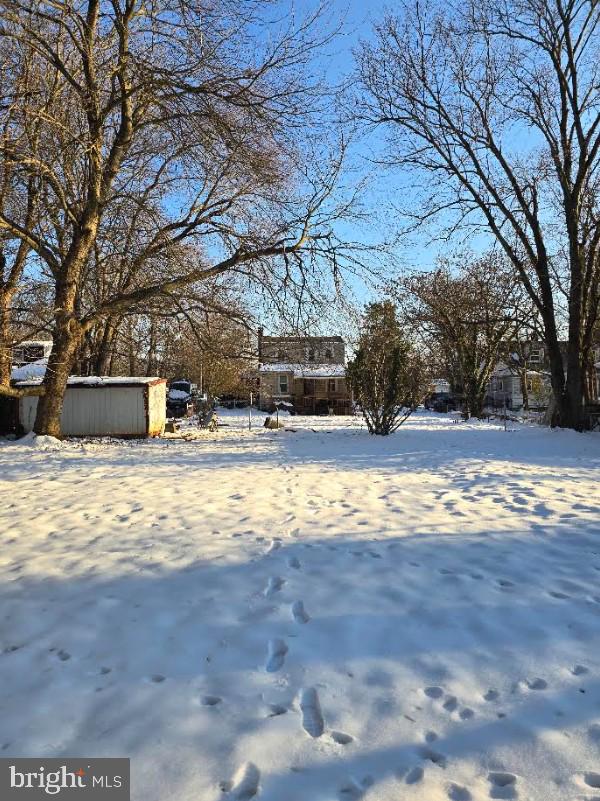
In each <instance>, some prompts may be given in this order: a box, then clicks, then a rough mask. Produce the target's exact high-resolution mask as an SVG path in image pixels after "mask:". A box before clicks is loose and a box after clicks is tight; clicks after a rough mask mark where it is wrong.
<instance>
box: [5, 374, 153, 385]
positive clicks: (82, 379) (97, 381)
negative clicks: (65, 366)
mask: <svg viewBox="0 0 600 801" xmlns="http://www.w3.org/2000/svg"><path fill="white" fill-rule="evenodd" d="M42 378H43V376H37V377H31V378H27V379H25V380H23V381H16V382H15V384H16V385H17V386H19V387H32V386H37V385H38V384H41V383H42ZM166 383H167V379H166V378H158V377H157V376H99V375H72V376H70V377H69V380H68V381H67V386H69V387H114V386H121V387H123V386H125V387H131V386H141V385H145V384H150V385H152V384H166Z"/></svg>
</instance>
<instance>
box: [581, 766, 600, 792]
mask: <svg viewBox="0 0 600 801" xmlns="http://www.w3.org/2000/svg"><path fill="white" fill-rule="evenodd" d="M583 781H584V782H585V784H587V786H588V787H593V788H594V790H600V773H594V772H593V771H590V772H588V773H584V774H583Z"/></svg>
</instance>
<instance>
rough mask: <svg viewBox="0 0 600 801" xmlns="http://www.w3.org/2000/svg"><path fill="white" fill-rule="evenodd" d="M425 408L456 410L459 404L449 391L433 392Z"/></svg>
mask: <svg viewBox="0 0 600 801" xmlns="http://www.w3.org/2000/svg"><path fill="white" fill-rule="evenodd" d="M425 408H426V409H430V410H431V411H432V412H454V411H456V409H457V408H458V404H457V403H456V400H455V399H454V398H453V397H452V395H451V394H450V393H449V392H432V393H431V395H429V397H428V398H426V400H425Z"/></svg>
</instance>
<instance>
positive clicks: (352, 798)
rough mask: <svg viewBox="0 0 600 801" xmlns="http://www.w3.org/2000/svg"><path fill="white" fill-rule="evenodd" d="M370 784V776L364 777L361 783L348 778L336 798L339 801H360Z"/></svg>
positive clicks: (371, 782) (371, 778)
mask: <svg viewBox="0 0 600 801" xmlns="http://www.w3.org/2000/svg"><path fill="white" fill-rule="evenodd" d="M372 784H373V777H372V776H365V777H364V779H362V781H358V780H356V779H354V778H350V779H348V781H347V782H345V783H344V784H342V786H341V787H340V789H339V791H338V792H339V795H338V798H339V799H340V801H360V799H361V798H363V796H364V794H365V793H366V791H367V790H368V789H369V787H370V786H371V785H372Z"/></svg>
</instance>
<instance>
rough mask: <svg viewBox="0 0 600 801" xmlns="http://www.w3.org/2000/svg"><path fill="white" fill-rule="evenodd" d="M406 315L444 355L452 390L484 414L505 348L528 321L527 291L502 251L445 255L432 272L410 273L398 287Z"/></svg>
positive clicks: (470, 412)
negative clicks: (525, 314)
mask: <svg viewBox="0 0 600 801" xmlns="http://www.w3.org/2000/svg"><path fill="white" fill-rule="evenodd" d="M397 291H400V293H401V294H400V297H401V299H402V303H403V307H404V310H405V314H406V315H407V317H408V319H409V320H410V322H411V323H412V324H413V325H415V326H420V327H421V328H422V329H423V330H424V332H425V334H426V341H427V339H428V340H429V341H430V343H432V344H433V348H434V349H436V348H437V349H439V350H441V352H442V353H443V354H444V357H445V362H446V366H447V374H448V376H449V379H450V383H451V385H452V389H453V390H454V391H455V392H457V393H459V394H460V395H462V397H463V399H464V404H465V414H466V415H467V416H468V417H481V415H482V413H483V406H484V400H485V395H486V392H487V388H488V382H489V379H490V376H491V374H492V371H493V369H494V367H495V366H496V364H497V363H498V359H499V356H500V354H501V351H502V348H503V346H504V345H505V343H506V342H509V341H510V340H512V339H513V338H514V337H515V335H516V333H517V331H519V330H520V328H521V327H522V324H523V312H524V311H525V309H527V306H528V304H524V303H523V293H522V292H521V290H520V287H519V285H518V283H517V282H516V281H515V276H514V271H513V270H512V269H511V268H510V267H508V266H507V264H506V261H505V260H504V259H503V258H502V257H501V256H499V255H497V254H494V253H490V254H487V255H486V256H484V257H482V258H479V259H473V257H472V256H469V255H468V254H465V255H462V256H455V257H453V258H452V259H450V260H449V259H446V260H441V262H440V264H439V265H438V267H437V269H436V270H434V271H432V272H425V273H420V274H417V275H413V276H410V277H409V278H406V279H404V280H402V281H401V282H400V283H399V287H398V290H397Z"/></svg>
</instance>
